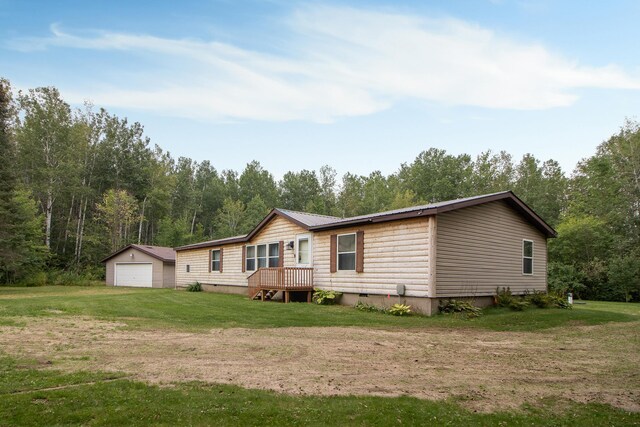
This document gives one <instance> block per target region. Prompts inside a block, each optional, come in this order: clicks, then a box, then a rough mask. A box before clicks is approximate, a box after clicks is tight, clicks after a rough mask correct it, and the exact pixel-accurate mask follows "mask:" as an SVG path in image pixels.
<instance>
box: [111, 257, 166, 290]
mask: <svg viewBox="0 0 640 427" xmlns="http://www.w3.org/2000/svg"><path fill="white" fill-rule="evenodd" d="M132 254H133V257H131V255H132ZM136 262H139V263H151V264H153V267H152V284H151V286H152V287H154V288H162V287H164V288H173V286H174V280H173V274H172V273H173V270H170V269H173V264H170V263H166V264H165V263H164V262H162V261H161V260H159V259H158V258H154V257H152V256H151V255H147V254H145V253H144V252H140V251H139V250H137V249H135V248H129V249H127V250H126V251H124V252H121V253H119V254H118V255H116V256H114V257H112V258H110V259H109V260H108V261H107V262H106V280H105V281H106V283H107V285H109V286H113V283H114V281H115V278H114V275H115V264H116V263H127V264H128V263H136ZM165 270H167V271H169V270H170V272H169V273H166V274H165ZM167 274H169V275H170V277H166V275H167ZM165 278H166V279H169V278H170V279H171V280H170V281H167V280H165Z"/></svg>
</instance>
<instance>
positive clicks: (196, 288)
mask: <svg viewBox="0 0 640 427" xmlns="http://www.w3.org/2000/svg"><path fill="white" fill-rule="evenodd" d="M187 292H202V285H201V284H200V282H196V283H192V284H190V285H189V286H187Z"/></svg>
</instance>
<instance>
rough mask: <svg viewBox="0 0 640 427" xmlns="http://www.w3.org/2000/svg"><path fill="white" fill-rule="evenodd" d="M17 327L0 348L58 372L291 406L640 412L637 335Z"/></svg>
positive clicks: (60, 320)
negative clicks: (290, 399)
mask: <svg viewBox="0 0 640 427" xmlns="http://www.w3.org/2000/svg"><path fill="white" fill-rule="evenodd" d="M19 321H20V322H25V321H26V326H2V327H0V348H1V349H2V350H3V351H4V352H6V353H8V354H10V355H14V356H17V357H29V358H35V359H38V360H41V361H52V362H53V364H52V367H53V368H54V369H62V370H69V371H73V370H103V371H123V372H127V373H129V374H130V375H131V376H132V377H133V378H135V379H139V380H143V381H147V382H151V383H161V384H165V385H169V384H170V383H172V382H181V381H191V380H197V381H205V382H212V383H227V384H235V385H240V386H243V387H248V388H259V389H269V390H275V391H278V392H283V393H294V394H318V395H338V394H357V395H379V396H398V395H410V396H415V397H419V398H426V399H444V398H447V397H457V398H459V399H460V400H461V401H462V402H463V404H464V405H466V406H467V407H470V408H473V409H476V410H481V411H494V410H500V409H507V408H514V407H517V406H519V405H521V404H522V403H524V402H529V403H535V401H537V400H538V399H540V398H545V397H558V398H569V399H573V400H576V401H579V402H603V403H609V404H611V405H614V406H616V407H620V408H625V409H628V410H632V411H640V369H639V368H638V367H639V366H640V337H639V336H638V334H637V330H638V329H637V327H635V325H633V326H631V325H630V324H623V323H620V324H607V325H600V326H578V327H575V328H572V329H568V328H563V329H562V330H548V331H544V332H535V333H532V332H526V333H512V332H488V331H477V330H459V329H457V330H448V329H429V330H425V331H407V330H401V331H395V330H394V331H388V330H379V329H363V328H346V327H341V328H278V329H239V328H238V329H214V330H211V331H209V332H204V333H187V332H176V331H164V330H146V331H139V330H127V329H123V328H122V326H124V325H123V324H119V323H110V322H103V321H96V320H92V319H87V318H73V317H57V318H56V317H53V318H30V319H25V318H20V319H19Z"/></svg>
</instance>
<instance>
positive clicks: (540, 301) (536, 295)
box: [525, 291, 555, 308]
mask: <svg viewBox="0 0 640 427" xmlns="http://www.w3.org/2000/svg"><path fill="white" fill-rule="evenodd" d="M525 300H526V301H528V302H529V303H531V304H533V305H535V306H536V307H538V308H549V307H552V306H554V305H555V304H554V301H553V298H552V297H551V296H550V295H549V294H547V293H546V292H542V291H533V293H532V294H528V295H527V296H526V297H525Z"/></svg>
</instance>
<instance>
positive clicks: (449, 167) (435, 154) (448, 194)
mask: <svg viewBox="0 0 640 427" xmlns="http://www.w3.org/2000/svg"><path fill="white" fill-rule="evenodd" d="M472 173H473V165H472V162H471V157H470V156H469V155H468V154H461V155H459V156H453V155H450V154H447V153H446V151H445V150H439V149H437V148H430V149H428V150H426V151H423V152H422V153H420V154H419V155H418V157H416V159H415V160H414V161H413V163H411V165H409V166H407V164H403V165H402V166H401V167H400V172H399V173H398V178H400V180H401V181H402V183H403V187H404V189H406V190H411V191H413V192H414V193H415V194H416V196H417V197H418V198H419V199H421V200H424V201H426V202H428V203H431V202H440V201H443V200H452V199H458V198H461V197H467V196H470V195H472V182H471V176H472Z"/></svg>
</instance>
